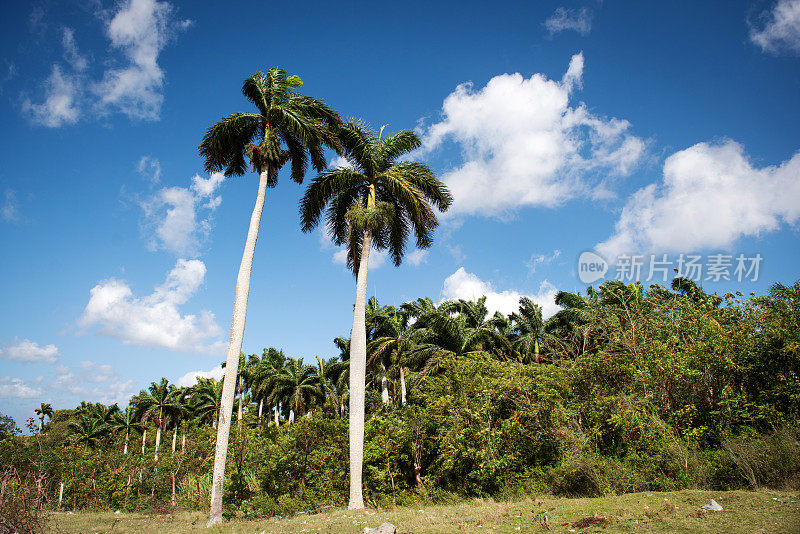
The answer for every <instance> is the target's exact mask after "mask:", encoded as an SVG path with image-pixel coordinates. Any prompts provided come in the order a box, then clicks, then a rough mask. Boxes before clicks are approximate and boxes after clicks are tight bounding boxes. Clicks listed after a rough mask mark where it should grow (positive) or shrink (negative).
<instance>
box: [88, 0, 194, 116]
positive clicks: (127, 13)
mask: <svg viewBox="0 0 800 534" xmlns="http://www.w3.org/2000/svg"><path fill="white" fill-rule="evenodd" d="M172 13H173V7H172V6H171V5H170V4H169V3H167V2H157V1H155V0H130V1H128V2H124V3H122V4H120V6H119V11H117V12H116V13H115V14H114V17H113V18H112V19H111V20H110V21H109V22H108V24H107V26H106V36H107V37H108V39H109V40H110V41H111V46H112V48H114V49H117V50H119V51H121V52H122V53H123V55H124V56H125V59H126V64H125V65H124V66H122V67H117V68H112V69H109V70H107V71H106V72H105V74H104V75H103V79H102V80H101V81H100V82H98V83H96V84H94V86H93V91H94V93H95V94H96V95H97V96H98V97H99V98H100V101H99V104H98V107H99V109H100V110H101V111H104V112H105V111H109V110H116V111H120V112H121V113H124V114H125V115H127V116H129V117H131V118H135V119H145V120H157V119H158V118H159V113H160V111H161V104H162V103H163V101H164V95H163V94H162V88H163V85H164V72H163V71H162V70H161V67H160V66H159V64H158V56H159V54H160V53H161V51H162V50H163V49H164V47H165V46H166V44H167V42H168V41H169V38H170V36H171V34H172V23H171V19H172ZM184 27H185V26H184Z"/></svg>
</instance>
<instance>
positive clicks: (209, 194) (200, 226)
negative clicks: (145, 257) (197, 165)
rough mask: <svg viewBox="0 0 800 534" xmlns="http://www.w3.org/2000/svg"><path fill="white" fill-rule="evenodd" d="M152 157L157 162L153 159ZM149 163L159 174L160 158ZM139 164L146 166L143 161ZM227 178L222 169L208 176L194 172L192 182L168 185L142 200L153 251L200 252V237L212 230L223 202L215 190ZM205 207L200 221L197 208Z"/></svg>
mask: <svg viewBox="0 0 800 534" xmlns="http://www.w3.org/2000/svg"><path fill="white" fill-rule="evenodd" d="M153 161H154V162H155V163H153ZM147 165H149V166H150V167H151V168H153V165H155V166H156V167H155V169H154V171H153V172H157V173H158V174H159V175H160V172H161V167H160V165H158V160H150V159H148V161H147V163H145V168H146V166H147ZM139 168H140V169H142V168H143V163H142V161H140V162H139ZM223 180H224V176H223V175H222V174H221V173H214V174H212V175H211V176H209V177H208V178H202V177H201V176H199V175H195V176H194V177H193V178H192V185H191V186H189V187H188V188H186V187H177V186H176V187H165V188H162V189H159V190H158V191H157V192H156V193H155V194H154V195H153V196H152V197H151V198H149V199H148V200H146V201H144V202H142V203H140V205H141V207H142V210H143V211H144V215H145V222H144V227H145V231H146V232H147V233H149V234H150V237H149V242H148V248H149V249H150V250H152V251H156V250H166V251H168V252H171V253H173V254H175V255H177V256H197V255H198V254H199V252H200V243H201V240H202V239H204V238H205V237H207V235H208V233H209V231H210V230H211V225H212V219H211V216H212V214H211V212H213V211H214V210H215V209H216V208H217V207H218V206H219V205H220V203H221V202H222V197H221V196H217V195H216V194H215V193H216V191H217V189H218V188H219V186H220V184H221V183H222V181H223ZM201 209H202V210H206V211H207V212H208V213H206V215H205V217H204V218H202V219H200V220H199V221H198V217H197V214H198V211H199V210H201Z"/></svg>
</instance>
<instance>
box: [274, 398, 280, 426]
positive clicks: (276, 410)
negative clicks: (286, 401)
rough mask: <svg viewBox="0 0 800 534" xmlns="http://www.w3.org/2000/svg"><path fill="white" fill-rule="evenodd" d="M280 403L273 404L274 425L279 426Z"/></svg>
mask: <svg viewBox="0 0 800 534" xmlns="http://www.w3.org/2000/svg"><path fill="white" fill-rule="evenodd" d="M280 408H281V404H280V403H278V404H276V405H275V426H276V427H279V426H281V412H280Z"/></svg>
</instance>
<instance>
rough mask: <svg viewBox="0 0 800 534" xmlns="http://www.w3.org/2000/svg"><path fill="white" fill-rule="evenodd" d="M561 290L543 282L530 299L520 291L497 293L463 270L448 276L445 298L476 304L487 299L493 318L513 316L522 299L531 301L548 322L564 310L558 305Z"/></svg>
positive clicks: (443, 293) (490, 286)
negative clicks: (504, 315) (494, 314)
mask: <svg viewBox="0 0 800 534" xmlns="http://www.w3.org/2000/svg"><path fill="white" fill-rule="evenodd" d="M556 293H558V290H557V289H556V287H555V286H554V285H553V284H551V283H550V282H548V281H546V280H545V281H543V282H542V283H541V284H540V286H539V291H538V292H537V293H536V294H535V295H527V294H524V293H520V292H519V291H516V290H513V289H512V290H508V289H507V290H504V291H496V290H495V289H494V287H493V286H492V284H491V283H489V282H485V281H483V280H481V279H480V278H478V276H477V275H475V274H472V273H469V272H467V271H466V270H465V269H464V268H463V267H459V269H458V270H457V271H456V272H454V273H453V274H451V275H450V276H448V277H447V278H446V279H445V281H444V287H443V289H442V295H443V296H444V297H445V298H446V299H449V300H456V299H465V300H476V299H478V298H480V297H482V296H485V297H486V307H487V308H488V310H489V313H490V314H493V313H494V312H496V311H499V312H501V313H503V314H506V315H508V314H510V313H512V312H516V311H518V310H519V299H520V297H528V298H529V299H531V300H533V301H534V302H535V303H536V304H538V305H539V306H541V307H542V316H543V317H544V318H545V319H547V318H548V317H550V316H552V315H553V314H554V313H556V312H557V311H558V310H559V309H560V308H559V307H558V306H556V304H555V297H556Z"/></svg>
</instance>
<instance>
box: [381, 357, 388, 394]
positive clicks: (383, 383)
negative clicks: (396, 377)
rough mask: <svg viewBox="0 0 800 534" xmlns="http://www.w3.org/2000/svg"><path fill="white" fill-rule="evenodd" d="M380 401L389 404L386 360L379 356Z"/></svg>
mask: <svg viewBox="0 0 800 534" xmlns="http://www.w3.org/2000/svg"><path fill="white" fill-rule="evenodd" d="M381 401H383V405H384V406H389V381H388V380H387V379H386V362H384V361H383V358H381Z"/></svg>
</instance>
